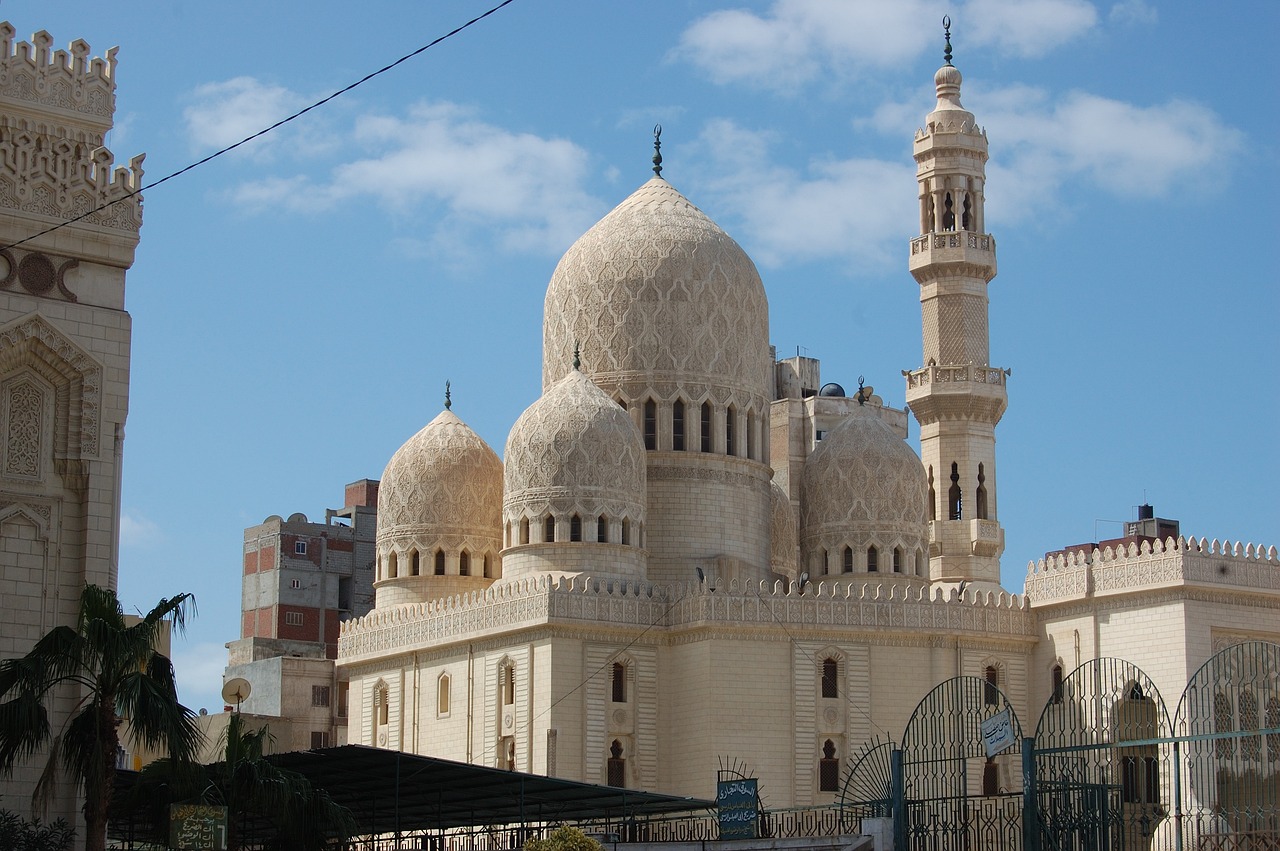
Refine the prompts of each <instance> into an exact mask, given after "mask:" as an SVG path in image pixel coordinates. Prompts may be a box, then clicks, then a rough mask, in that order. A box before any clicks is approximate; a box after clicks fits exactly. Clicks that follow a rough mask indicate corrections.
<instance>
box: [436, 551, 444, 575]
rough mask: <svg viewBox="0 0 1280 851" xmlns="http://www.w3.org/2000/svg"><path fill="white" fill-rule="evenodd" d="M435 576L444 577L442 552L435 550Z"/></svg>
mask: <svg viewBox="0 0 1280 851" xmlns="http://www.w3.org/2000/svg"><path fill="white" fill-rule="evenodd" d="M436 576H444V550H436Z"/></svg>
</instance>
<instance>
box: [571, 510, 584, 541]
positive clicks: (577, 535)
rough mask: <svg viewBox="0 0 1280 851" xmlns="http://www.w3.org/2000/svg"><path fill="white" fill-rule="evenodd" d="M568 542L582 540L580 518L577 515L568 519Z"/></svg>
mask: <svg viewBox="0 0 1280 851" xmlns="http://www.w3.org/2000/svg"><path fill="white" fill-rule="evenodd" d="M569 540H570V541H581V540H582V518H581V517H579V516H578V515H577V514H575V515H573V516H572V517H570V518H569Z"/></svg>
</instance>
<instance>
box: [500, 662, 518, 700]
mask: <svg viewBox="0 0 1280 851" xmlns="http://www.w3.org/2000/svg"><path fill="white" fill-rule="evenodd" d="M498 686H499V691H500V693H501V694H502V705H503V706H515V705H516V666H515V663H514V662H504V663H503V664H502V667H501V668H500V669H499V671H498Z"/></svg>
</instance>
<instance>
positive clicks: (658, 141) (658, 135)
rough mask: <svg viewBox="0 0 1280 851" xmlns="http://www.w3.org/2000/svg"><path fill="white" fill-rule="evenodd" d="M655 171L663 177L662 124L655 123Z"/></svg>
mask: <svg viewBox="0 0 1280 851" xmlns="http://www.w3.org/2000/svg"><path fill="white" fill-rule="evenodd" d="M653 173H654V174H656V175H657V176H658V177H662V125H661V124H655V125H653Z"/></svg>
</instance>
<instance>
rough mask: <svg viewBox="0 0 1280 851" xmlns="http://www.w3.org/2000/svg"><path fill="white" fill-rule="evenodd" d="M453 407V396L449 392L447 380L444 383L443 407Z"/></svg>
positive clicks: (446, 408)
mask: <svg viewBox="0 0 1280 851" xmlns="http://www.w3.org/2000/svg"><path fill="white" fill-rule="evenodd" d="M452 407H453V397H452V396H450V394H449V382H448V381H445V383H444V409H445V410H446V411H447V410H449V409H450V408H452Z"/></svg>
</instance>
